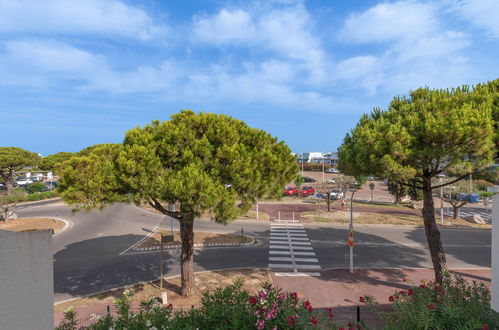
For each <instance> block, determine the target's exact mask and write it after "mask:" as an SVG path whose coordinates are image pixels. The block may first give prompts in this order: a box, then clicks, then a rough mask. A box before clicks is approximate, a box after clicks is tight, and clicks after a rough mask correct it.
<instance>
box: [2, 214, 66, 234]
mask: <svg viewBox="0 0 499 330" xmlns="http://www.w3.org/2000/svg"><path fill="white" fill-rule="evenodd" d="M63 228H64V222H62V221H60V220H55V219H49V218H17V219H15V220H8V221H7V222H6V223H2V222H0V230H10V231H32V230H43V229H52V230H53V231H54V233H55V234H57V233H58V232H60V231H61V230H62V229H63Z"/></svg>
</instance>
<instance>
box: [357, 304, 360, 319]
mask: <svg viewBox="0 0 499 330" xmlns="http://www.w3.org/2000/svg"><path fill="white" fill-rule="evenodd" d="M359 322H360V306H359V305H357V323H359Z"/></svg>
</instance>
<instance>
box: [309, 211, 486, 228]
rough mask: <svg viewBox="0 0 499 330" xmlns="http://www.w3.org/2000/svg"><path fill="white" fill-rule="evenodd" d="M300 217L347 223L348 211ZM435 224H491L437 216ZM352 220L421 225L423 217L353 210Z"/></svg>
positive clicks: (470, 225) (364, 222)
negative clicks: (441, 221)
mask: <svg viewBox="0 0 499 330" xmlns="http://www.w3.org/2000/svg"><path fill="white" fill-rule="evenodd" d="M302 218H304V219H305V221H306V222H328V223H349V222H350V213H349V212H343V211H338V212H329V213H327V212H320V213H317V212H316V211H309V212H303V213H302ZM436 220H437V224H438V225H439V226H440V227H451V226H453V227H472V228H483V229H490V228H492V226H491V225H481V224H475V223H470V222H468V221H466V220H464V219H460V218H458V219H452V218H450V217H445V218H444V224H443V225H442V224H441V223H440V218H437V219H436ZM353 222H354V223H356V224H384V225H411V226H423V217H422V216H419V215H406V214H382V213H367V212H366V213H363V212H353Z"/></svg>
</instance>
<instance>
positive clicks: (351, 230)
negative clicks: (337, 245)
mask: <svg viewBox="0 0 499 330" xmlns="http://www.w3.org/2000/svg"><path fill="white" fill-rule="evenodd" d="M348 191H351V192H352V196H351V197H350V225H349V226H348V245H349V246H350V274H353V195H354V194H355V191H356V189H348Z"/></svg>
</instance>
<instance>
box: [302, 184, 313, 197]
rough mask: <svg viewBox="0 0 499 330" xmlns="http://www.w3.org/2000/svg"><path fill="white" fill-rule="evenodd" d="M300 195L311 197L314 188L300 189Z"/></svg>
mask: <svg viewBox="0 0 499 330" xmlns="http://www.w3.org/2000/svg"><path fill="white" fill-rule="evenodd" d="M300 193H301V195H302V196H303V197H307V196H310V195H313V194H314V193H315V188H314V187H310V186H307V187H303V188H301V191H300Z"/></svg>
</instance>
